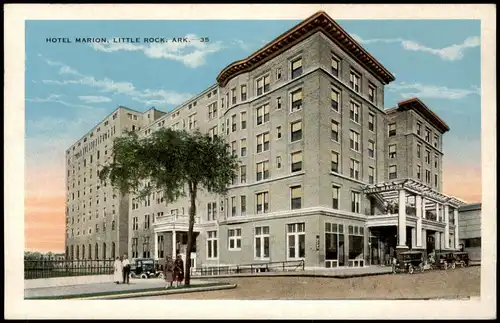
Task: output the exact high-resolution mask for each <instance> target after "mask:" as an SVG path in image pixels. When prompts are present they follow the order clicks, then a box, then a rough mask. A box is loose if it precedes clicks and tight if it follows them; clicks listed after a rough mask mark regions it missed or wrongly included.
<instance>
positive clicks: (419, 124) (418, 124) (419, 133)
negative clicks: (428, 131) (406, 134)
mask: <svg viewBox="0 0 500 323" xmlns="http://www.w3.org/2000/svg"><path fill="white" fill-rule="evenodd" d="M421 131H422V124H421V123H420V122H417V135H419V136H420V135H421Z"/></svg>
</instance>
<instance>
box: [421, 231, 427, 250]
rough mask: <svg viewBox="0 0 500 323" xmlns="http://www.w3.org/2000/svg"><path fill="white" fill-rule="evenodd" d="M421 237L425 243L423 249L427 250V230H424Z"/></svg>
mask: <svg viewBox="0 0 500 323" xmlns="http://www.w3.org/2000/svg"><path fill="white" fill-rule="evenodd" d="M421 237H422V242H423V243H422V248H425V249H427V230H425V229H423V230H422V235H421Z"/></svg>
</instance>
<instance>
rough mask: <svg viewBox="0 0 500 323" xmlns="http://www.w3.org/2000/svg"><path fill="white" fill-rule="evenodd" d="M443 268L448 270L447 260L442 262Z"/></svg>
mask: <svg viewBox="0 0 500 323" xmlns="http://www.w3.org/2000/svg"><path fill="white" fill-rule="evenodd" d="M444 270H448V263H447V262H445V263H444Z"/></svg>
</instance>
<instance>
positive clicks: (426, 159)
mask: <svg viewBox="0 0 500 323" xmlns="http://www.w3.org/2000/svg"><path fill="white" fill-rule="evenodd" d="M425 163H426V164H428V165H430V163H431V152H430V151H428V150H426V151H425Z"/></svg>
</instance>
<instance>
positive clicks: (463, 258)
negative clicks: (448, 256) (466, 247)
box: [454, 251, 470, 267]
mask: <svg viewBox="0 0 500 323" xmlns="http://www.w3.org/2000/svg"><path fill="white" fill-rule="evenodd" d="M454 256H455V263H456V264H457V265H459V266H460V267H467V266H469V262H470V260H469V254H468V253H467V252H465V251H458V252H455V253H454Z"/></svg>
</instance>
